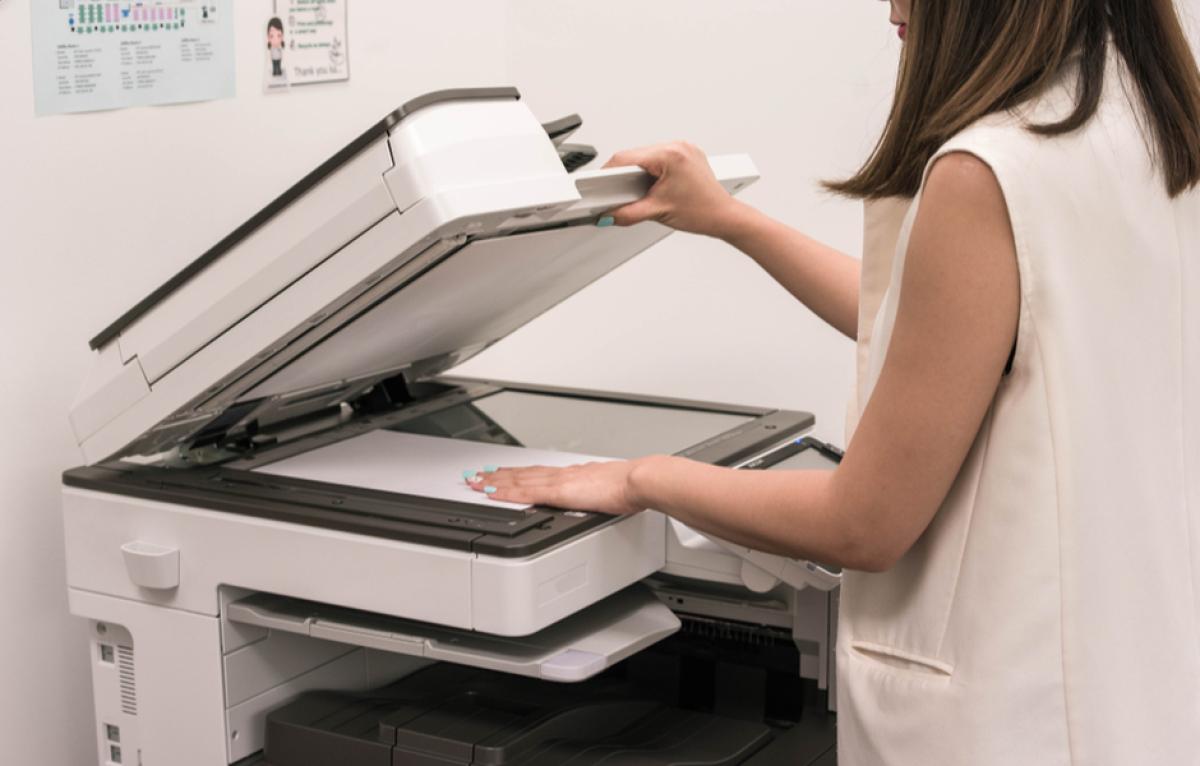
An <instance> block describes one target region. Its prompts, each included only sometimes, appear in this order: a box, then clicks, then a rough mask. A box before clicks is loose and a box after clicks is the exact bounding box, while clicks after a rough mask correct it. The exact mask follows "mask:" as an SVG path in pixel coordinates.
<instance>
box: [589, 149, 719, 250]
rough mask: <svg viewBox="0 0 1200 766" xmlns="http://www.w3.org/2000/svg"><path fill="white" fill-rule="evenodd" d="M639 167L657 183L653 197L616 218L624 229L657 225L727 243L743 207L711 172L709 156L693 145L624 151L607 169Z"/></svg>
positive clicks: (627, 207)
mask: <svg viewBox="0 0 1200 766" xmlns="http://www.w3.org/2000/svg"><path fill="white" fill-rule="evenodd" d="M630 165H637V166H638V167H640V168H642V169H643V170H645V171H646V172H647V173H649V174H650V175H652V176H654V177H655V179H657V180H656V181H655V182H654V186H652V187H651V188H650V192H649V193H648V194H647V195H646V196H645V197H643V198H642V199H640V200H638V201H637V202H633V203H630V204H628V205H625V206H624V207H621V208H618V209H617V210H614V211H613V212H612V213H610V215H611V216H612V217H613V219H614V220H615V222H616V223H617V224H618V225H620V226H631V225H633V224H635V223H641V222H642V221H657V222H659V223H661V224H665V225H667V226H670V227H671V228H672V229H678V230H679V231H688V232H692V233H693V234H705V235H707V236H710V237H717V238H721V239H725V238H727V236H728V234H729V232H730V231H731V229H732V227H733V225H734V221H735V219H737V217H738V215H739V212H740V208H741V207H742V206H741V204H740V203H739V202H737V201H736V200H734V198H733V197H732V196H731V195H730V194H729V192H727V191H725V187H723V186H721V183H720V182H719V181H718V180H717V177H716V176H715V175H714V174H713V171H712V168H711V167H709V164H708V157H707V156H706V155H705V154H704V152H702V151H700V149H698V148H696V147H695V146H692V145H691V144H688V143H683V142H675V143H670V144H660V145H658V146H650V147H646V148H644V149H630V150H629V151H624V152H618V153H617V154H615V155H613V158H612V159H611V160H609V161H608V163H607V164H605V166H604V167H606V168H615V167H626V166H630Z"/></svg>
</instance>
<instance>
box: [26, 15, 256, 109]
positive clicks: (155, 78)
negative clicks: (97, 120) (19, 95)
mask: <svg viewBox="0 0 1200 766" xmlns="http://www.w3.org/2000/svg"><path fill="white" fill-rule="evenodd" d="M31 6H32V8H31V10H32V13H31V19H32V25H33V80H34V106H35V109H36V111H37V114H39V115H48V114H63V113H70V112H90V111H96V110H99V109H119V108H122V107H129V106H144V105H147V104H174V103H180V102H185V101H205V100H208V99H215V98H228V97H231V96H233V95H234V90H235V82H234V49H233V18H232V15H233V2H232V0H121V1H120V2H111V1H108V2H90V1H89V0H33V2H32V3H31Z"/></svg>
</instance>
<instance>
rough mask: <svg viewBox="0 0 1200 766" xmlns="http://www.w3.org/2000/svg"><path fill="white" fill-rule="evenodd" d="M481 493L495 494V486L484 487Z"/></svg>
mask: <svg viewBox="0 0 1200 766" xmlns="http://www.w3.org/2000/svg"><path fill="white" fill-rule="evenodd" d="M483 493H484V494H485V495H494V494H496V488H495V487H484V488H483Z"/></svg>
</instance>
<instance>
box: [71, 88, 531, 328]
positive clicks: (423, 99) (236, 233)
mask: <svg viewBox="0 0 1200 766" xmlns="http://www.w3.org/2000/svg"><path fill="white" fill-rule="evenodd" d="M500 98H512V99H520V98H521V94H520V92H519V91H518V90H517V89H516V88H456V89H451V90H439V91H434V92H433V93H426V94H425V95H423V96H417V97H416V98H414V99H412V100H411V101H408V102H406V103H405V104H404V105H403V106H401V107H400V108H399V109H396V110H394V111H392V112H391V113H389V114H388V115H387V116H385V117H384V118H383V119H382V120H380V121H379V122H377V123H375V124H374V125H372V126H371V127H370V128H368V129H367V130H366V131H365V132H364V133H363V134H362V135H360V136H359V137H358V138H356V139H354V140H353V141H351V142H350V144H349V145H347V146H346V147H345V148H343V149H342V150H341V151H340V152H338V153H337V154H335V155H333V156H332V157H330V158H329V159H328V160H326V161H325V162H323V163H321V165H319V166H318V167H317V168H316V169H315V170H313V171H312V172H311V173H309V174H308V175H306V176H304V177H303V178H301V179H300V180H299V181H297V182H296V183H295V184H294V185H293V186H292V187H291V188H289V189H288V190H287V191H285V192H284V193H283V194H281V195H279V196H278V197H276V198H275V199H274V200H272V201H271V202H270V203H269V204H268V205H267V206H266V207H264V208H263V209H262V210H260V211H258V213H256V214H255V215H254V217H252V218H251V219H250V220H248V221H246V222H245V223H243V224H242V225H241V226H239V227H237V228H236V229H234V230H233V231H232V232H231V233H230V234H229V235H228V236H226V237H225V238H224V239H222V240H221V241H220V242H218V243H217V244H215V245H213V247H212V248H210V249H209V250H208V251H207V252H205V253H204V254H203V255H201V256H200V257H199V258H197V259H196V260H194V261H192V262H191V263H189V264H188V265H187V266H185V267H184V268H183V269H182V270H181V271H180V272H179V273H177V274H176V275H175V276H173V277H171V278H170V279H168V280H167V281H166V282H165V283H163V284H162V285H160V286H159V287H158V289H156V290H155V291H154V292H152V293H150V294H149V295H148V296H146V297H145V298H143V299H142V300H141V301H139V302H138V303H137V304H136V305H135V306H134V307H133V308H131V309H129V310H128V311H126V312H125V313H124V314H122V315H121V316H120V317H119V318H118V319H117V320H116V321H115V322H113V323H112V324H110V325H109V326H108V327H106V328H104V329H103V330H101V331H100V333H99V334H98V335H96V337H94V338H92V339H91V340H90V341H88V345H89V346H90V347H91V348H92V349H93V350H99V349H100V348H102V347H103V346H105V345H106V344H107V343H109V342H110V341H112V340H113V339H115V338H116V337H117V336H118V335H120V334H121V333H122V332H123V331H124V330H125V329H126V328H127V327H129V326H130V325H131V324H133V323H134V322H136V321H137V320H138V319H139V318H141V317H142V316H143V315H144V314H146V312H148V311H150V309H152V308H154V306H155V305H157V304H158V303H159V302H161V301H163V300H164V299H166V298H167V296H169V295H171V293H173V292H175V291H176V290H178V289H179V288H180V287H182V286H183V285H184V284H186V283H187V282H188V281H190V280H191V279H192V277H194V276H196V275H197V274H199V273H200V272H201V271H203V270H204V269H205V268H207V267H208V266H209V265H211V264H212V263H213V262H214V261H216V260H217V259H218V258H220V257H221V256H222V255H224V254H225V253H227V252H229V251H230V250H232V249H233V247H234V246H235V245H237V244H238V243H239V242H241V241H242V240H243V239H246V238H247V237H249V236H250V235H251V234H253V233H254V232H255V231H256V230H257V229H258V228H259V227H260V226H262V225H263V224H265V223H266V222H267V221H269V220H270V219H271V218H273V217H274V216H275V215H277V214H278V213H279V212H281V211H282V210H283V209H284V208H286V207H287V206H288V205H290V204H291V203H292V202H295V201H296V199H298V198H299V197H300V196H301V195H303V194H304V193H305V192H307V191H308V190H309V189H311V188H312V187H314V186H316V185H317V184H318V183H320V182H321V181H322V180H324V179H325V178H326V176H328V175H330V174H331V173H333V171H334V170H336V169H337V168H338V167H339V166H340V165H342V164H344V163H345V162H346V161H348V160H349V159H351V158H352V157H354V155H356V154H358V153H359V152H361V151H362V150H363V149H365V148H367V146H369V145H370V144H371V142H372V141H374V140H376V139H378V138H380V137H381V136H383V135H386V134H387V132H388V131H389V130H391V129H392V128H394V127H395V126H396V125H397V124H399V122H400V121H401V120H403V119H404V118H405V117H408V116H409V115H411V114H414V113H415V112H418V111H420V110H421V109H424V108H425V107H427V106H433V105H434V104H441V103H445V102H448V101H464V100H475V99H500Z"/></svg>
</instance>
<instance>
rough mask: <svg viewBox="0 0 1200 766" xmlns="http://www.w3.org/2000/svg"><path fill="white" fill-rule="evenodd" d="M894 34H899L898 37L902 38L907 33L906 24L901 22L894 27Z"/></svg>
mask: <svg viewBox="0 0 1200 766" xmlns="http://www.w3.org/2000/svg"><path fill="white" fill-rule="evenodd" d="M896 34H898V35H900V39H901V40H903V39H904V38H905V37H906V36H907V35H908V25H907V24H901V25H900V26H898V27H896Z"/></svg>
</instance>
